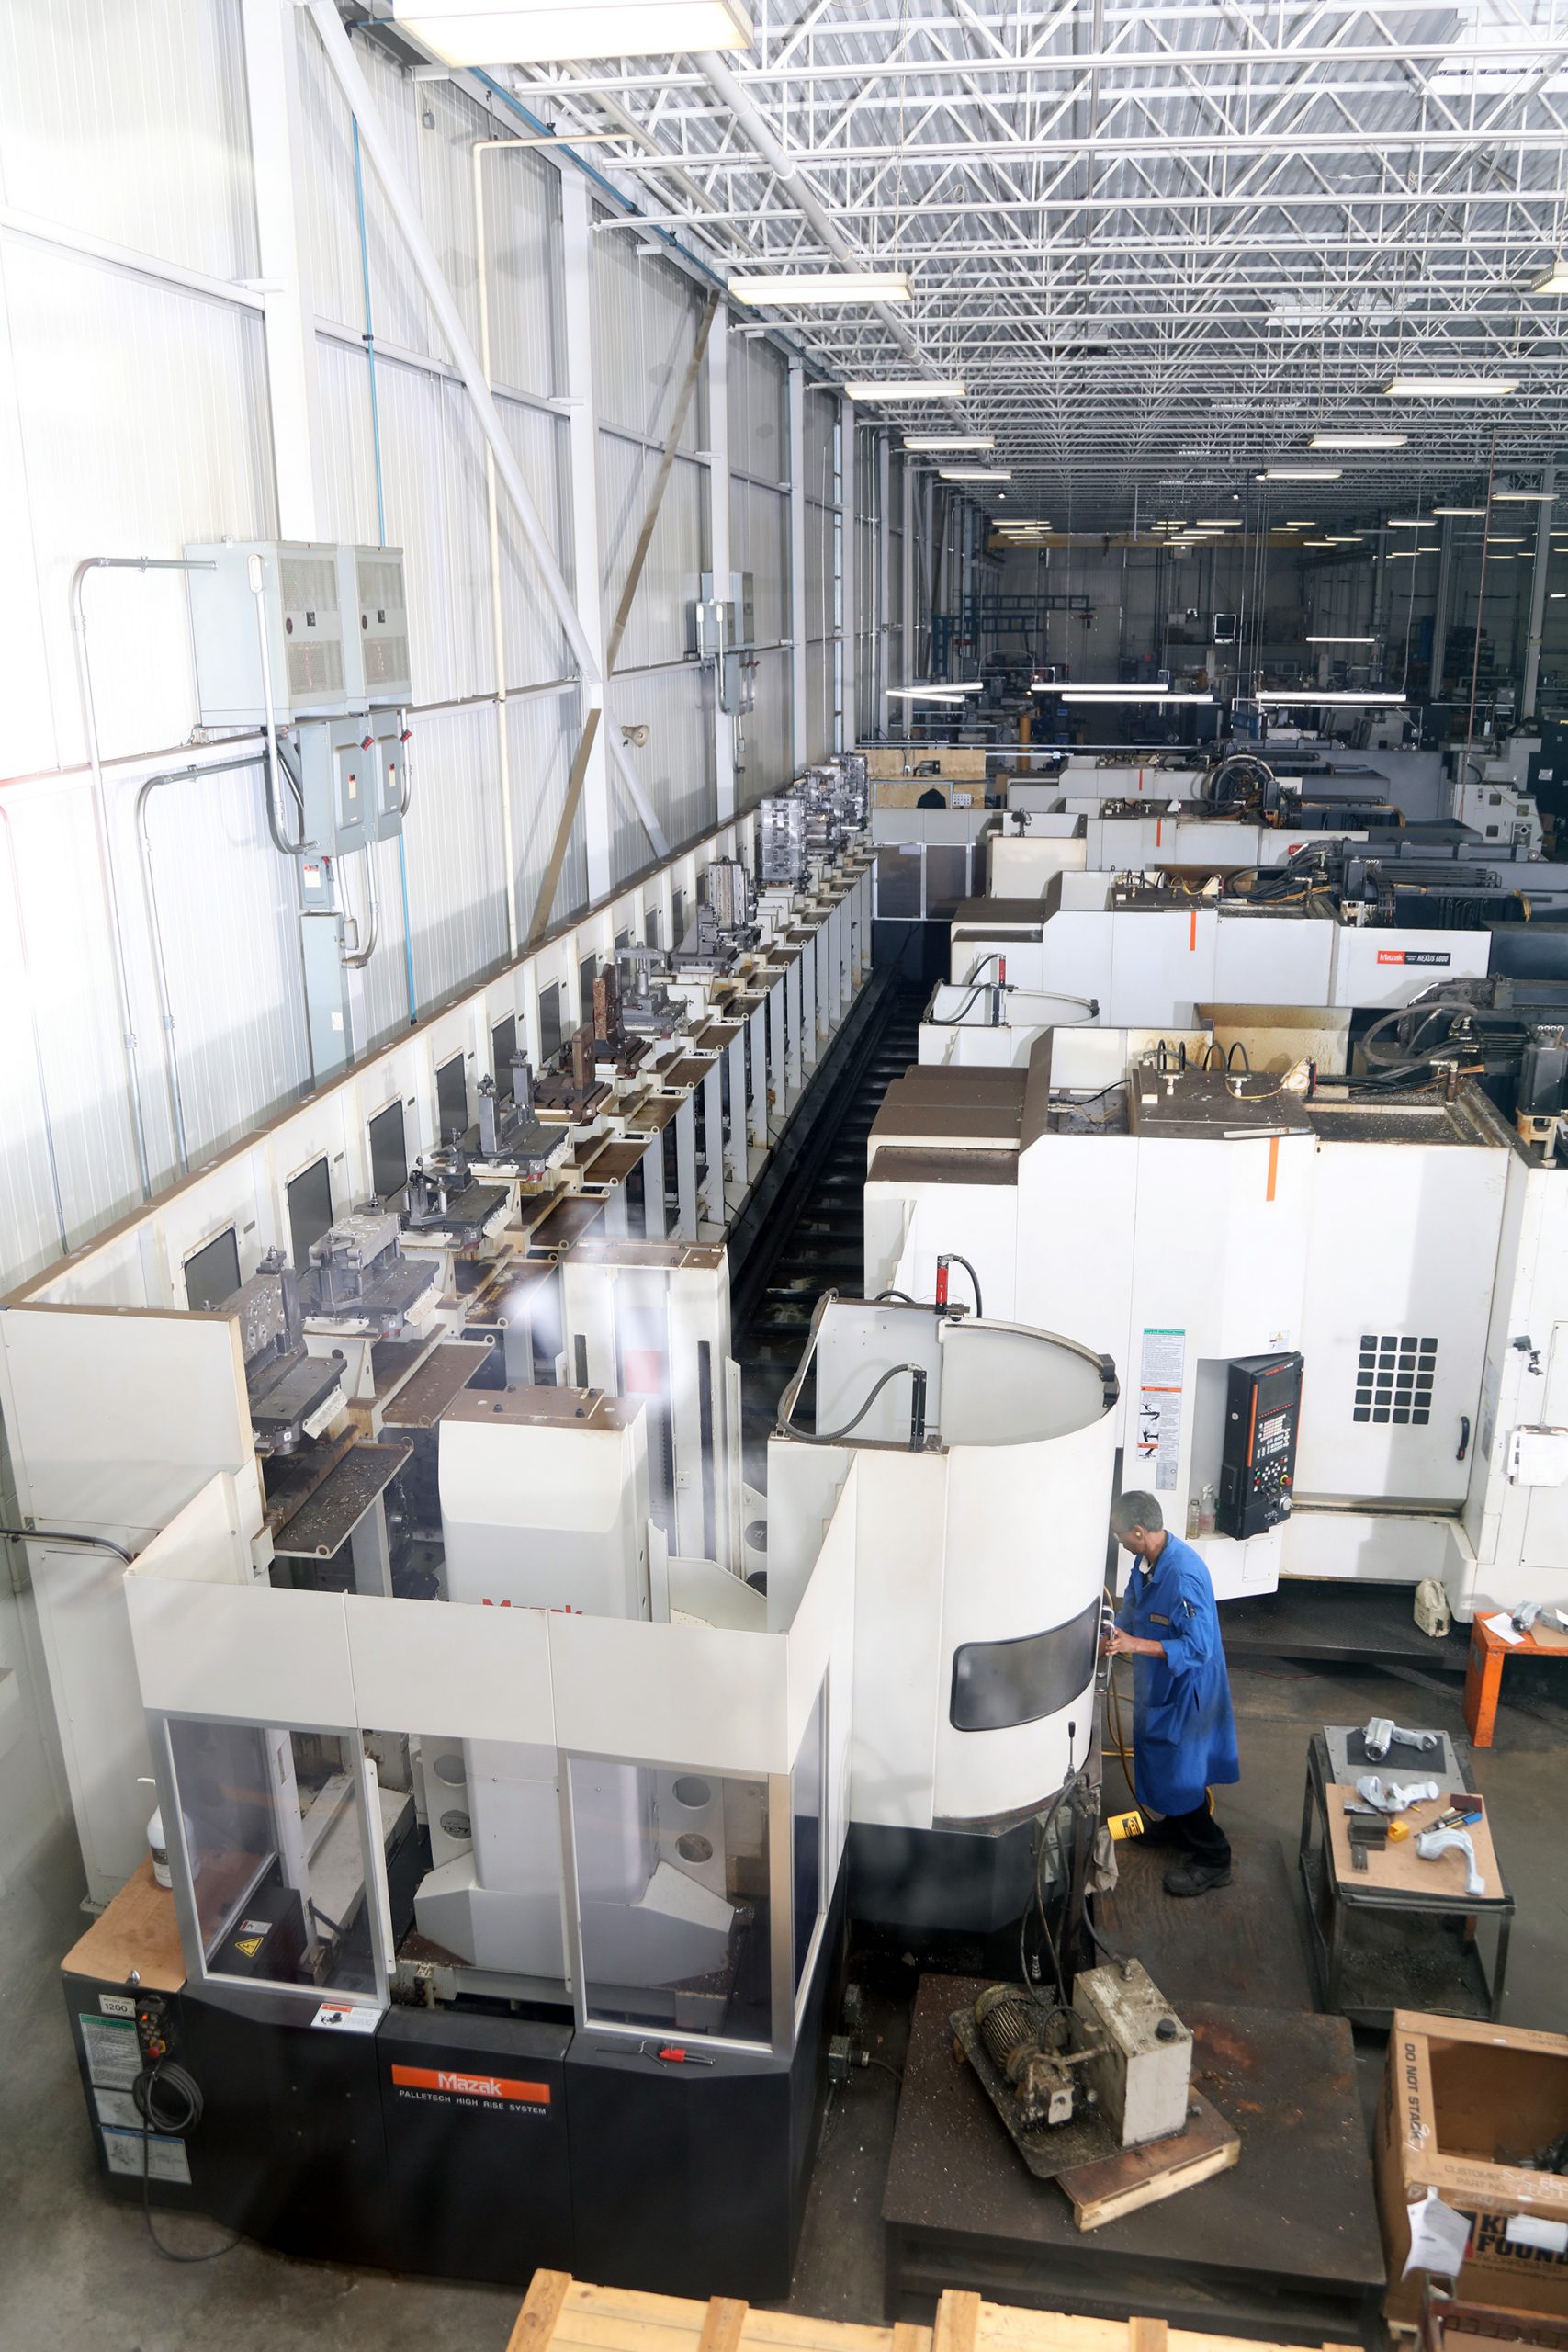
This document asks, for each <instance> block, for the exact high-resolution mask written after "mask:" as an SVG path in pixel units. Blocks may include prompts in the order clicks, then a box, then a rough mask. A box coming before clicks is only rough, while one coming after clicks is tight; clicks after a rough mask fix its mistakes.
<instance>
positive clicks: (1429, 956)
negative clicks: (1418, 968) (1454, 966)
mask: <svg viewBox="0 0 1568 2352" xmlns="http://www.w3.org/2000/svg"><path fill="white" fill-rule="evenodd" d="M1378 962H1379V963H1380V964H1441V965H1444V966H1447V965H1450V964H1451V963H1452V962H1453V957H1452V956H1450V954H1449V951H1448V949H1447V948H1446V947H1380V948H1379V949H1378Z"/></svg>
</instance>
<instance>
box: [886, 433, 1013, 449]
mask: <svg viewBox="0 0 1568 2352" xmlns="http://www.w3.org/2000/svg"><path fill="white" fill-rule="evenodd" d="M996 446H997V445H996V441H995V439H994V438H993V436H992V435H990V434H989V433H906V434H905V435H904V447H905V448H906V449H994V448H995V447H996Z"/></svg>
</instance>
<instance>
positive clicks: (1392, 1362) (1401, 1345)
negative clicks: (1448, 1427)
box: [1350, 1331, 1438, 1429]
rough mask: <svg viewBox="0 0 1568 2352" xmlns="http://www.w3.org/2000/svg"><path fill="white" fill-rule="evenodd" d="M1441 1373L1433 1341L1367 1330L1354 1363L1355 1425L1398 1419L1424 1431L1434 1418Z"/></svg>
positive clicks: (1351, 1415) (1396, 1333) (1363, 1333)
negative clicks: (1434, 1392)
mask: <svg viewBox="0 0 1568 2352" xmlns="http://www.w3.org/2000/svg"><path fill="white" fill-rule="evenodd" d="M1437 1374H1438V1342H1437V1340H1435V1339H1414V1340H1411V1339H1406V1338H1405V1337H1404V1334H1403V1333H1402V1332H1398V1331H1363V1332H1362V1334H1361V1347H1360V1353H1359V1357H1358V1360H1357V1364H1356V1402H1355V1404H1354V1406H1353V1407H1352V1408H1351V1412H1350V1418H1351V1419H1352V1420H1355V1421H1397V1422H1400V1423H1402V1424H1403V1425H1404V1427H1406V1428H1416V1429H1425V1428H1426V1426H1427V1423H1428V1422H1429V1421H1430V1420H1431V1418H1432V1386H1433V1383H1434V1382H1435V1380H1436V1378H1437Z"/></svg>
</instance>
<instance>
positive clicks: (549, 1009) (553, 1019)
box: [539, 980, 561, 1063]
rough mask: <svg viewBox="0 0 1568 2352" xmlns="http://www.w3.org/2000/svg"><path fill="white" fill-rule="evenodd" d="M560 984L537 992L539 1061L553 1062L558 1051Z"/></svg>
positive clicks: (554, 981)
mask: <svg viewBox="0 0 1568 2352" xmlns="http://www.w3.org/2000/svg"><path fill="white" fill-rule="evenodd" d="M560 1041H561V1025H560V982H559V981H558V980H552V981H551V983H550V985H549V987H548V988H547V989H540V990H539V1059H540V1060H541V1061H542V1062H545V1063H549V1062H553V1061H554V1059H555V1057H556V1056H557V1055H558V1053H559V1051H560Z"/></svg>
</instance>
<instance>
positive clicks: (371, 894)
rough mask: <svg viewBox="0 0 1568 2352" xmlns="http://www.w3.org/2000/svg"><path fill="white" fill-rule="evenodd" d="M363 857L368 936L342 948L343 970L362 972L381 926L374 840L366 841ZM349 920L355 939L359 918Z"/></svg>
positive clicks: (372, 953) (373, 953)
mask: <svg viewBox="0 0 1568 2352" xmlns="http://www.w3.org/2000/svg"><path fill="white" fill-rule="evenodd" d="M364 857H365V925H366V929H367V932H368V933H369V936H368V938H367V939H365V940H364V941H363V942H361V944H359V945H358V946H357V947H355V948H354V949H353V950H352V951H350V950H349V949H348V948H346V947H345V948H344V951H343V968H344V971H345V972H362V971H363V970H364V969H365V967H366V966H367V964H368V962H369V961H370V958H371V957H372V956H374V955H375V953H376V940H377V935H378V933H379V931H380V928H381V901H380V899H379V897H378V894H377V890H376V844H375V842H366V844H365V850H364ZM342 867H343V860H342V859H341V858H340V859H339V860H338V868H339V871H340V872H341V871H342ZM349 921H350V922H352V923H353V925H354V931H355V938H356V939H357V938H358V936H359V918H358V917H357V915H351V916H350V917H349Z"/></svg>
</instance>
